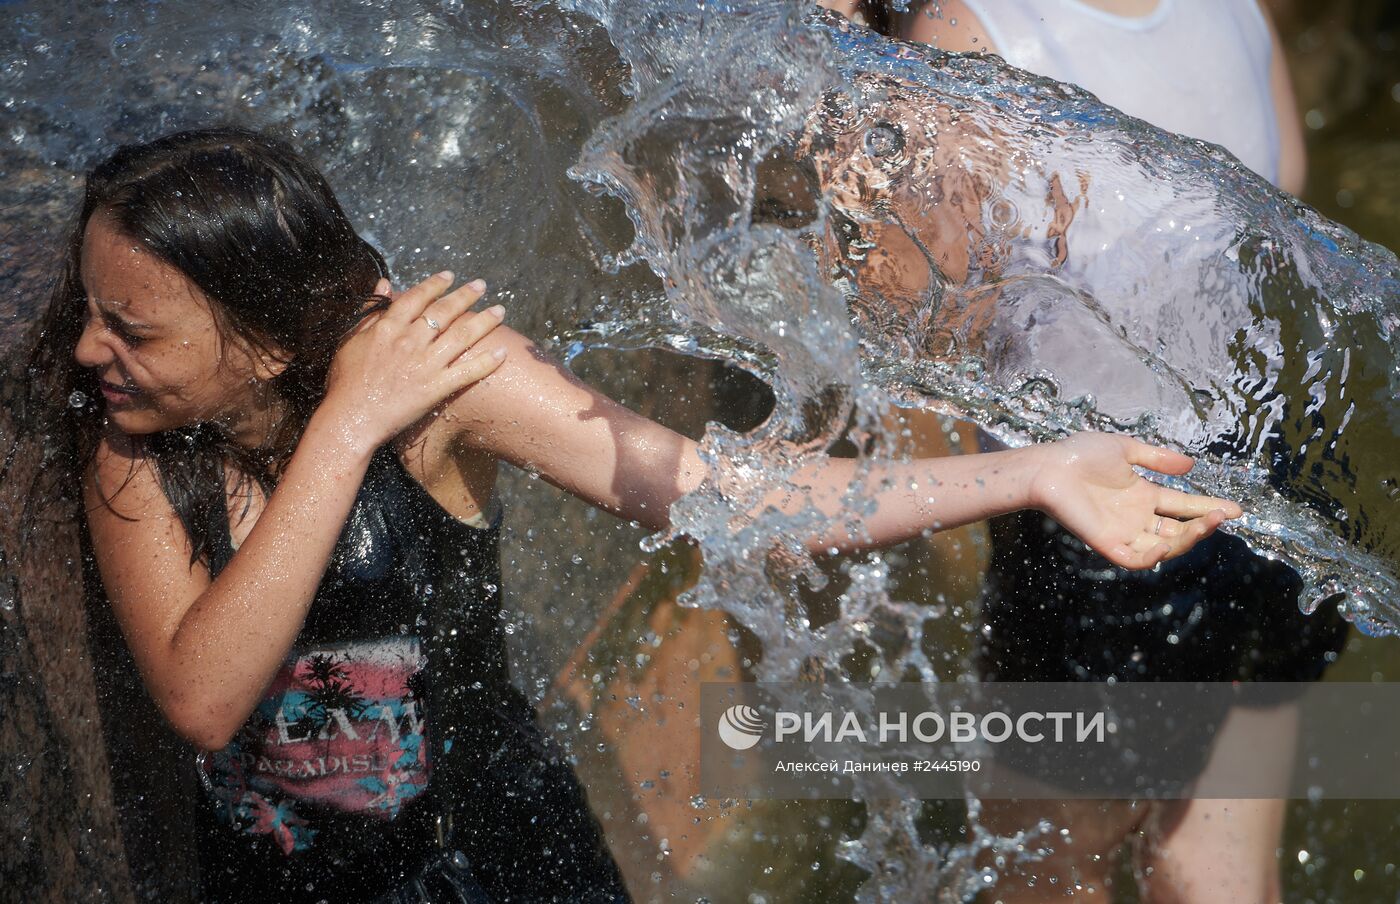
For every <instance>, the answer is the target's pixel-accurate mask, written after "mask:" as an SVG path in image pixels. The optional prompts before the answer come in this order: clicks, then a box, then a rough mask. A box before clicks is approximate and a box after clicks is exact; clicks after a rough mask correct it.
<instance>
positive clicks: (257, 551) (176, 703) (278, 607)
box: [167, 413, 374, 749]
mask: <svg viewBox="0 0 1400 904" xmlns="http://www.w3.org/2000/svg"><path fill="white" fill-rule="evenodd" d="M373 451H374V449H373V448H372V447H370V445H369V444H368V443H365V442H363V441H362V440H360V439H358V438H357V437H355V436H353V435H351V433H350V432H349V431H347V430H345V429H344V428H342V427H340V426H339V424H338V423H336V422H333V420H332V419H331V418H329V417H322V416H321V415H320V414H319V413H318V415H316V416H313V417H312V419H311V422H310V423H309V424H308V426H307V429H306V432H305V433H304V434H303V435H302V438H301V441H300V442H299V443H298V444H297V447H296V451H295V452H294V453H293V454H292V458H291V460H290V461H289V462H288V465H287V469H286V472H285V473H284V474H283V475H282V478H281V480H280V481H279V483H278V486H277V489H276V491H275V492H273V493H272V495H271V497H270V498H269V499H268V500H267V503H266V507H265V508H264V510H263V512H262V513H261V514H260V515H259V517H258V520H257V523H256V524H254V526H253V529H252V531H251V532H250V533H249V534H248V536H247V538H246V539H245V540H244V542H243V544H242V545H241V546H240V547H239V548H238V551H237V553H236V554H235V555H234V556H233V558H232V559H231V560H230V562H229V563H228V566H227V567H226V568H225V569H224V570H223V571H222V572H221V573H220V574H219V575H218V577H217V578H215V579H214V581H213V583H212V584H211V585H210V586H209V587H208V589H206V590H205V591H204V593H202V594H201V595H200V596H199V598H198V599H196V600H195V602H194V603H193V604H192V605H191V606H190V608H189V609H188V610H186V612H185V613H184V616H183V617H182V618H181V620H180V624H179V626H178V628H177V629H176V631H175V633H174V635H173V636H172V638H171V640H170V650H169V655H170V659H169V661H170V663H171V665H172V668H173V669H174V670H175V671H176V673H183V674H184V675H186V676H187V680H186V681H185V682H184V683H183V684H182V685H181V686H180V689H179V690H178V691H175V692H173V693H172V697H176V698H178V699H173V700H172V701H171V704H172V706H171V707H170V710H174V711H169V710H168V711H167V715H169V716H171V718H172V722H175V723H176V727H177V728H179V729H181V731H182V733H183V734H185V735H186V737H188V738H189V739H190V740H192V741H194V742H195V743H197V744H198V745H199V746H201V747H204V748H206V749H218V748H220V747H223V746H225V745H226V744H227V742H228V741H229V739H231V738H232V736H233V734H234V733H235V732H236V731H237V730H238V728H239V727H240V726H242V725H243V723H244V722H245V721H247V719H248V716H249V715H250V714H251V713H252V711H253V709H254V708H255V707H256V706H257V703H258V700H259V699H260V698H261V696H262V694H263V693H264V691H265V690H266V688H267V686H268V684H269V683H270V682H271V680H272V678H273V677H274V675H275V674H276V672H277V669H278V668H279V667H280V666H281V665H282V663H283V662H284V661H285V660H286V657H287V654H288V651H289V650H290V649H291V647H292V644H293V642H294V641H295V640H296V637H297V635H298V634H299V633H300V632H301V628H302V624H303V623H304V622H305V620H306V614H307V611H308V609H309V608H310V606H311V601H312V599H313V598H314V597H315V595H316V589H317V587H318V586H319V585H320V582H321V578H322V576H323V575H324V574H325V570H326V566H327V564H328V563H329V561H330V556H331V552H332V550H333V549H334V548H335V544H336V541H337V540H338V539H339V537H340V534H341V532H342V530H343V529H344V526H345V521H346V519H347V518H348V517H349V514H350V509H351V506H352V505H353V504H354V501H355V497H356V495H357V493H358V492H359V488H360V484H361V483H362V481H363V480H364V476H365V472H366V469H367V468H368V465H369V459H370V456H371V455H372V454H373Z"/></svg>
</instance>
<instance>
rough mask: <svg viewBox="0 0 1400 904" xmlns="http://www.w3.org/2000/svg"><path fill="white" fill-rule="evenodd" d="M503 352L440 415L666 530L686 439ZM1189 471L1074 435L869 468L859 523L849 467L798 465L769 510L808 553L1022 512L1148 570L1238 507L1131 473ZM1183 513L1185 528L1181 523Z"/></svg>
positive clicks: (523, 343) (534, 354)
mask: <svg viewBox="0 0 1400 904" xmlns="http://www.w3.org/2000/svg"><path fill="white" fill-rule="evenodd" d="M496 335H497V341H498V342H500V343H501V344H504V345H505V346H506V348H507V349H508V350H509V354H508V355H507V358H506V360H505V363H504V364H502V366H501V367H500V368H499V369H498V370H497V371H496V372H495V373H493V374H492V375H491V376H489V377H487V378H486V379H485V380H482V381H481V382H480V383H477V384H475V385H473V386H472V387H471V388H469V389H468V390H466V391H465V392H463V393H462V394H461V395H460V396H458V397H457V398H456V399H455V400H454V401H453V402H452V404H451V406H450V407H449V408H448V409H447V411H446V413H445V417H446V418H448V419H449V422H450V427H451V429H453V430H454V431H455V432H457V433H458V434H459V436H460V439H461V440H462V442H463V443H464V445H466V446H468V447H474V448H478V449H483V450H486V451H489V452H491V453H492V454H494V455H496V456H497V457H499V458H503V459H505V460H506V461H509V462H511V463H512V464H515V465H517V466H519V467H521V468H523V469H525V470H528V471H533V472H537V473H539V474H540V475H541V476H542V477H544V478H545V479H546V480H548V481H549V482H550V483H553V484H554V485H556V486H558V487H560V488H562V489H564V490H567V491H568V492H570V493H573V494H574V495H576V496H578V497H580V498H582V499H584V500H586V501H588V502H591V503H593V504H594V505H597V506H599V507H600V508H603V509H606V510H607V511H610V512H612V513H614V514H616V515H618V516H620V517H622V518H626V519H629V520H633V521H637V522H639V523H641V524H644V525H646V526H647V527H649V528H651V529H653V530H660V529H664V528H666V527H667V526H669V511H670V507H671V504H672V503H673V502H675V501H676V500H677V499H679V498H680V497H681V496H682V495H684V494H685V493H688V492H690V491H692V490H694V489H696V488H697V487H698V486H699V485H700V483H701V481H702V480H703V478H704V475H705V466H704V463H703V462H702V461H701V460H700V457H699V455H698V454H697V446H696V443H694V442H693V441H692V440H690V439H688V438H686V437H684V436H681V435H679V434H677V433H674V432H672V431H670V430H668V429H666V428H664V427H662V426H660V425H659V424H656V423H654V422H652V421H650V420H647V419H646V418H644V417H642V416H640V415H638V414H636V413H635V412H632V411H630V410H628V409H627V408H625V407H623V406H622V405H619V404H617V403H616V402H613V401H612V400H610V399H608V398H607V397H605V396H603V395H601V394H600V393H598V392H597V391H595V390H593V389H591V388H590V387H588V386H587V385H585V384H584V383H582V382H580V381H579V380H578V379H577V378H575V377H574V376H573V375H572V374H570V373H569V372H568V371H567V370H566V369H565V368H564V367H563V366H562V365H559V364H557V363H554V362H552V361H550V360H549V359H548V358H546V357H545V356H544V355H543V354H542V353H541V352H540V351H539V350H538V349H537V348H535V347H534V346H533V345H531V344H530V342H529V340H527V339H525V338H524V337H523V336H521V335H519V334H518V333H514V332H512V331H509V330H507V329H505V328H501V329H499V330H497V332H496ZM1134 465H1136V466H1140V467H1146V468H1151V469H1154V470H1157V471H1162V472H1164V473H1171V474H1182V473H1185V472H1186V471H1187V470H1189V469H1190V467H1191V459H1189V458H1187V457H1186V456H1184V455H1179V454H1177V453H1175V452H1170V451H1168V450H1165V449H1157V448H1154V447H1151V446H1147V445H1145V444H1143V443H1140V442H1138V441H1137V440H1133V439H1129V438H1127V437H1121V436H1109V435H1106V434H1081V435H1079V436H1076V437H1072V438H1071V439H1069V440H1066V441H1063V442H1060V443H1051V444H1047V445H1041V446H1032V447H1029V448H1026V449H1014V450H1008V451H1005V452H994V453H988V454H982V455H967V456H957V457H952V458H934V459H922V460H916V461H911V462H902V463H900V462H889V463H880V464H876V465H875V466H874V468H873V471H872V473H871V474H870V475H869V476H868V477H867V478H866V482H865V485H866V486H869V487H876V488H879V489H876V490H873V491H872V492H874V493H875V494H876V495H877V496H878V501H879V505H878V507H877V509H876V511H875V512H874V513H873V514H870V515H868V516H865V517H864V518H863V519H860V520H859V522H858V524H857V529H856V530H854V531H852V530H848V529H847V527H846V525H847V524H848V523H850V522H852V521H853V520H854V519H855V516H854V514H853V513H852V512H850V511H848V510H846V508H845V506H844V501H845V499H846V496H847V494H848V491H849V489H850V487H851V484H852V482H853V481H854V480H855V479H856V476H857V471H856V469H857V466H858V464H857V462H855V461H853V460H850V459H827V460H825V461H823V462H820V463H817V464H814V465H811V466H809V467H807V468H804V469H803V470H801V471H799V472H798V473H797V474H796V475H795V476H794V478H793V480H792V481H791V482H790V483H791V485H792V489H790V490H783V491H774V492H773V493H770V494H769V495H768V497H767V498H765V499H764V501H763V503H762V505H763V506H764V507H769V506H771V507H774V508H777V509H780V510H782V511H786V512H797V511H800V510H802V509H803V508H805V507H806V506H808V505H811V506H815V507H816V508H817V509H818V510H820V511H822V512H823V513H825V514H826V515H827V516H828V519H829V528H828V529H827V530H826V531H824V532H823V533H821V534H818V535H814V536H810V537H804V538H802V539H803V542H804V543H805V545H806V546H807V547H808V548H809V549H811V550H813V551H819V550H826V549H829V548H832V547H835V548H837V549H853V548H858V547H861V546H872V545H873V546H884V545H888V544H891V543H896V542H898V541H900V540H904V539H907V538H909V537H912V536H916V535H918V534H920V533H922V532H923V531H926V530H940V529H943V528H950V527H956V526H958V525H961V524H966V523H968V522H971V521H977V520H980V519H982V518H986V517H989V516H991V515H996V514H1001V513H1004V512H1010V511H1016V510H1018V509H1023V508H1039V509H1042V510H1044V511H1046V512H1048V513H1049V514H1051V515H1053V516H1054V517H1056V519H1057V520H1059V521H1060V522H1061V523H1063V524H1064V525H1065V526H1066V527H1067V528H1069V529H1070V530H1071V531H1074V532H1075V533H1076V534H1078V535H1079V536H1080V537H1081V538H1082V539H1083V540H1084V541H1085V542H1086V543H1088V544H1089V545H1090V546H1091V547H1093V548H1094V549H1096V550H1097V551H1098V552H1100V553H1102V554H1103V555H1104V556H1106V557H1108V558H1109V559H1110V560H1112V561H1113V562H1115V563H1117V564H1119V565H1122V566H1125V567H1129V568H1147V567H1151V566H1152V565H1154V564H1156V563H1157V562H1158V561H1161V560H1162V559H1163V558H1166V557H1169V556H1173V555H1178V554H1180V553H1182V552H1185V551H1186V550H1187V549H1189V548H1190V547H1191V545H1193V544H1194V543H1195V542H1196V541H1197V540H1199V539H1200V538H1201V537H1204V536H1206V535H1207V534H1208V533H1210V532H1211V531H1212V530H1214V529H1215V527H1216V526H1217V525H1218V524H1219V523H1220V522H1221V521H1222V520H1223V519H1224V518H1226V517H1235V516H1238V515H1239V514H1240V510H1239V507H1238V506H1236V505H1235V504H1234V503H1231V502H1226V501H1224V500H1219V499H1211V498H1208V497H1201V496H1191V495H1188V494H1185V493H1180V492H1177V491H1175V490H1169V489H1166V488H1163V487H1160V486H1157V485H1156V484H1153V483H1151V482H1149V481H1146V480H1144V479H1143V478H1141V477H1140V476H1138V475H1137V474H1136V473H1135V472H1134V470H1133V466H1134ZM1182 519H1185V520H1182Z"/></svg>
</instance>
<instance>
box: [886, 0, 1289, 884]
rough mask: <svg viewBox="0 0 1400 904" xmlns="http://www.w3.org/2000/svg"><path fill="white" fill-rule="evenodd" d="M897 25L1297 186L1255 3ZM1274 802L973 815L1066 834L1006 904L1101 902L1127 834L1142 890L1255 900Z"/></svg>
mask: <svg viewBox="0 0 1400 904" xmlns="http://www.w3.org/2000/svg"><path fill="white" fill-rule="evenodd" d="M935 7H936V8H935ZM899 27H900V30H901V32H902V37H904V38H905V39H906V40H911V41H920V42H924V43H928V44H933V45H935V46H937V47H939V48H940V49H943V50H948V51H971V50H976V51H984V52H988V53H996V54H999V55H1001V56H1002V57H1003V58H1005V59H1006V61H1007V62H1008V63H1010V64H1011V65H1013V66H1016V67H1018V68H1021V69H1025V70H1027V71H1030V72H1034V73H1036V74H1038V75H1043V76H1047V77H1050V78H1054V79H1057V80H1059V81H1065V82H1072V83H1074V84H1077V85H1079V86H1081V87H1083V88H1086V89H1087V90H1089V91H1091V92H1093V93H1094V94H1096V95H1098V97H1099V98H1100V99H1101V100H1103V101H1104V102H1106V103H1109V104H1111V105H1113V106H1115V107H1118V108H1119V109H1121V110H1123V111H1124V112H1126V113H1129V114H1131V115H1133V116H1136V117H1138V118H1140V119H1144V120H1147V121H1148V122H1151V123H1153V124H1154V125H1157V126H1159V127H1161V128H1164V129H1167V130H1170V131H1173V132H1178V133H1181V134H1185V135H1189V136H1191V137H1193V138H1199V139H1203V140H1207V141H1211V142H1213V143H1216V144H1219V145H1221V146H1223V147H1224V148H1226V149H1227V150H1229V151H1230V152H1231V153H1233V154H1234V155H1235V156H1236V157H1237V158H1239V160H1240V161H1241V162H1242V163H1244V164H1245V165H1246V166H1248V167H1250V168H1251V169H1253V170H1254V171H1255V172H1257V173H1259V174H1260V175H1262V176H1264V177H1265V178H1267V179H1269V180H1270V181H1272V182H1273V183H1274V184H1276V185H1278V186H1279V187H1281V188H1283V189H1284V190H1286V191H1289V192H1292V193H1295V194H1296V193H1298V192H1300V191H1301V190H1302V188H1303V182H1304V175H1305V166H1306V162H1305V155H1304V147H1303V138H1302V129H1301V127H1300V123H1299V120H1298V116H1297V113H1296V110H1295V108H1294V99H1293V90H1292V85H1291V83H1290V80H1289V76H1288V71H1287V68H1286V66H1285V62H1284V59H1283V54H1282V52H1281V51H1280V48H1279V43H1278V38H1277V36H1276V34H1275V32H1274V29H1273V26H1272V24H1271V23H1270V21H1269V19H1268V17H1267V15H1266V14H1265V11H1264V10H1261V9H1260V8H1259V6H1258V5H1257V4H1256V2H1255V0H938V2H936V3H930V4H928V5H926V6H925V7H923V8H922V9H920V8H919V7H917V6H915V7H913V9H911V12H910V13H909V14H907V15H905V16H904V17H902V21H901V22H900V23H899ZM1024 602H1025V603H1026V604H1030V603H1031V602H1032V601H1030V600H1025V601H1024ZM1270 602H1271V603H1276V604H1277V605H1280V606H1282V605H1287V604H1288V603H1287V601H1286V600H1281V601H1275V600H1271V601H1270ZM1015 604H1016V603H1015V601H1008V605H1009V606H1010V607H1012V608H1014V606H1015ZM1047 649H1053V647H1049V646H1047ZM1049 655H1054V654H1053V653H1051V654H1049ZM1020 677H1021V678H1022V679H1025V678H1027V677H1031V678H1033V677H1034V676H1033V675H1029V674H1023V675H1021V676H1020ZM1042 680H1055V679H1054V678H1053V677H1045V678H1043V679H1042ZM1275 680H1276V679H1275ZM1295 718H1296V716H1295V713H1294V710H1293V708H1292V707H1290V706H1286V705H1285V706H1280V707H1276V708H1274V709H1268V710H1241V709H1236V710H1234V711H1232V713H1231V715H1230V716H1229V717H1228V718H1227V719H1226V721H1225V723H1224V725H1223V726H1222V728H1221V730H1220V732H1219V734H1218V735H1217V742H1216V744H1217V746H1216V751H1215V754H1214V755H1213V758H1212V760H1211V761H1210V762H1207V764H1206V767H1205V768H1206V769H1207V770H1209V769H1210V768H1211V763H1212V762H1218V761H1220V760H1221V758H1222V756H1223V754H1222V750H1224V749H1225V748H1227V747H1236V748H1237V747H1238V746H1239V745H1241V744H1248V743H1250V738H1254V739H1256V740H1257V739H1258V738H1260V737H1267V738H1271V739H1275V738H1289V737H1293V736H1294V733H1295V732H1296V728H1295V727H1294V722H1293V720H1294V719H1295ZM1292 756H1293V751H1292V749H1291V747H1290V746H1289V745H1286V744H1284V745H1276V746H1274V747H1272V748H1271V749H1267V750H1266V749H1260V750H1258V751H1257V752H1256V754H1255V757H1256V758H1257V762H1258V767H1259V768H1260V769H1267V770H1272V771H1273V772H1274V773H1275V774H1277V775H1279V776H1281V779H1280V781H1281V783H1282V782H1286V777H1287V775H1288V771H1289V769H1290V768H1291V762H1292ZM1283 787H1284V785H1283V784H1280V789H1281V793H1282V789H1283ZM1285 810H1286V802H1285V801H1283V800H1248V801H1245V800H1195V801H1192V800H1184V801H1161V802H1154V803H1147V804H1144V803H1135V802H1127V801H1105V802H1097V801H1062V802H1043V801H1042V802H1012V801H987V802H985V804H984V809H983V811H982V813H981V818H980V822H981V823H982V825H984V826H986V827H987V828H990V829H992V830H993V831H996V832H998V833H999V834H1009V833H1012V832H1015V831H1018V830H1024V829H1027V828H1030V827H1033V826H1034V825H1035V823H1036V822H1037V821H1038V820H1039V819H1041V818H1049V819H1050V820H1051V821H1052V822H1053V823H1054V824H1055V825H1056V826H1057V827H1066V828H1068V829H1069V830H1070V837H1071V839H1072V843H1069V844H1064V845H1057V847H1058V848H1059V849H1058V850H1057V851H1056V852H1055V853H1054V854H1052V855H1051V856H1050V857H1049V858H1047V859H1045V860H1041V861H1038V862H1034V863H1027V864H1023V865H1021V866H1020V867H1019V868H1018V867H1012V868H1010V869H1007V870H1003V872H1004V873H1005V875H1004V876H1003V878H1002V880H1001V881H1000V882H999V883H998V884H997V886H996V889H995V897H996V899H997V900H999V901H1002V902H1004V904H1014V902H1022V901H1044V900H1050V899H1059V898H1061V897H1064V896H1066V895H1077V894H1085V893H1092V894H1094V895H1095V897H1094V900H1112V899H1113V889H1112V885H1113V881H1112V876H1113V874H1114V872H1115V868H1114V861H1115V858H1116V854H1117V851H1118V849H1119V848H1120V847H1121V846H1122V845H1123V844H1124V843H1125V842H1127V841H1131V842H1132V845H1133V854H1134V861H1135V863H1134V865H1135V874H1136V876H1137V877H1138V882H1139V886H1140V894H1141V898H1142V900H1144V901H1146V902H1154V904H1165V902H1191V904H1202V902H1230V904H1264V902H1277V901H1279V900H1280V894H1281V892H1280V883H1279V867H1278V862H1277V855H1276V850H1277V848H1278V845H1279V842H1280V838H1281V835H1282V831H1283V823H1284V816H1285Z"/></svg>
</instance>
